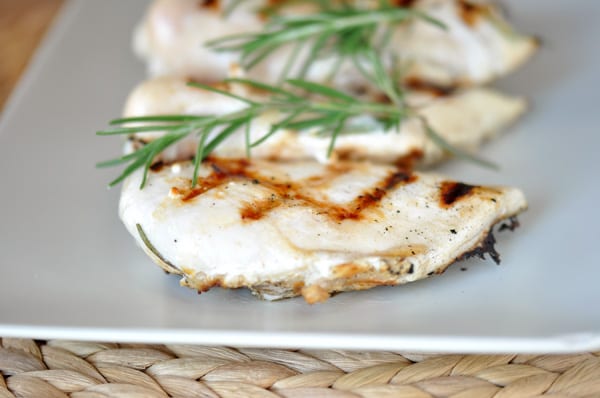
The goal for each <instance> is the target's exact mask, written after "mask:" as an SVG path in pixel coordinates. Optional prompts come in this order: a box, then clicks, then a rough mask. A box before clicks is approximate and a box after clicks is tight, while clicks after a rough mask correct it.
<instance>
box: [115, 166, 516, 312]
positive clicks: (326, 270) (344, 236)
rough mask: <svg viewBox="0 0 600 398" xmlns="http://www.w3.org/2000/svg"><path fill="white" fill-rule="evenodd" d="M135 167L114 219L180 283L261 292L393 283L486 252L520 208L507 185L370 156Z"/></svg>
mask: <svg viewBox="0 0 600 398" xmlns="http://www.w3.org/2000/svg"><path fill="white" fill-rule="evenodd" d="M192 169H193V165H192V164H191V163H190V162H180V163H175V164H173V165H171V166H169V167H163V168H162V169H160V170H158V169H155V170H154V171H152V172H151V174H150V176H149V180H148V182H147V185H146V187H145V188H144V189H143V190H140V189H139V185H140V179H141V178H142V172H141V171H138V172H137V173H136V174H134V175H132V176H131V177H130V178H128V179H127V180H126V182H125V184H124V186H123V191H122V196H121V201H120V215H121V218H122V220H123V222H124V223H125V225H126V226H127V229H128V230H129V231H130V233H131V234H132V235H133V236H134V237H135V239H136V240H137V241H138V243H139V244H140V245H141V247H142V248H143V249H144V250H145V251H146V253H147V254H148V255H149V256H150V257H151V258H152V259H153V260H154V261H155V262H157V263H158V264H159V265H160V266H161V267H162V268H164V269H165V270H166V271H167V272H170V273H175V274H178V275H181V277H182V281H181V283H182V284H183V285H185V286H188V287H191V288H194V289H197V290H198V291H206V290H208V289H209V288H211V287H213V286H221V287H226V288H241V287H247V288H249V289H251V290H252V291H253V292H254V293H255V294H257V295H259V296H260V297H262V298H264V299H268V300H274V299H281V298H285V297H292V296H297V295H302V296H303V297H304V298H305V299H306V301H307V302H309V303H315V302H319V301H323V300H326V299H327V298H328V297H329V295H330V294H331V293H334V292H339V291H347V290H362V289H369V288H372V287H375V286H379V285H397V284H402V283H406V282H411V281H415V280H418V279H422V278H426V277H428V276H430V275H433V274H439V273H441V272H443V271H444V270H445V269H446V268H447V267H448V266H449V265H451V264H452V263H454V262H455V261H457V260H459V259H462V258H464V257H466V256H469V255H470V254H471V255H472V254H479V255H482V254H483V253H484V252H486V251H487V252H489V253H490V254H491V256H492V257H493V259H494V260H496V261H497V260H498V255H497V253H496V252H495V251H494V249H493V238H491V234H490V233H491V230H492V227H493V226H494V225H495V224H497V223H499V222H501V221H502V220H505V219H510V218H511V217H514V216H515V215H517V214H518V213H519V212H521V211H522V210H524V209H525V207H526V206H527V204H526V201H525V198H524V196H523V194H522V193H521V192H520V191H519V190H517V189H514V188H506V187H485V186H473V185H467V184H464V183H460V182H456V181H451V180H448V179H447V178H444V177H442V176H439V175H435V174H426V173H413V172H410V171H408V170H407V169H403V168H399V167H395V166H386V165H375V164H372V163H367V162H336V163H332V164H328V165H324V164H321V163H318V162H314V161H300V162H270V161H263V160H247V159H223V158H210V159H208V160H206V161H205V162H204V163H203V165H202V167H201V170H200V178H199V179H198V182H197V185H196V186H195V187H193V188H192V187H191V176H192Z"/></svg>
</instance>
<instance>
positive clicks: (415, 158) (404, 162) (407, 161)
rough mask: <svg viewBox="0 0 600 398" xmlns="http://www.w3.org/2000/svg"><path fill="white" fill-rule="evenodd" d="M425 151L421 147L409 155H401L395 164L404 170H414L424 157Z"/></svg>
mask: <svg viewBox="0 0 600 398" xmlns="http://www.w3.org/2000/svg"><path fill="white" fill-rule="evenodd" d="M423 156H424V153H423V151H422V150H420V149H413V150H411V151H410V152H409V153H408V154H407V155H404V156H401V157H399V158H398V159H396V161H395V162H394V164H395V165H396V167H398V168H399V169H404V170H412V169H414V168H415V166H416V164H417V163H418V162H419V161H420V160H421V159H423Z"/></svg>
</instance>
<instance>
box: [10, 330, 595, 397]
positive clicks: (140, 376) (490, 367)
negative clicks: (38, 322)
mask: <svg viewBox="0 0 600 398" xmlns="http://www.w3.org/2000/svg"><path fill="white" fill-rule="evenodd" d="M8 397H10V398H14V397H44V398H45V397H48V398H54V397H56V398H58V397H61V398H65V397H73V398H106V397H111V398H112V397H114V398H138V397H148V398H159V397H160V398H165V397H207V398H219V397H224V398H229V397H252V398H254V397H256V398H262V397H265V398H277V397H284V398H296V397H324V398H328V397H331V398H355V397H369V398H370V397H384V398H385V397H409V398H431V397H452V398H467V397H483V398H487V397H495V398H506V397H590V398H591V397H600V352H598V353H584V354H576V355H429V354H428V355H423V354H407V353H394V352H352V351H341V350H307V351H304V350H301V351H294V350H280V349H234V348H228V347H205V346H193V345H140V344H114V343H89V342H74V341H47V342H46V341H44V342H36V341H33V340H26V339H6V338H5V339H2V341H1V343H0V398H8Z"/></svg>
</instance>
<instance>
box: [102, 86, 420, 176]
mask: <svg viewBox="0 0 600 398" xmlns="http://www.w3.org/2000/svg"><path fill="white" fill-rule="evenodd" d="M225 82H226V83H229V84H242V85H247V86H250V87H252V88H255V89H259V90H261V91H263V92H264V93H265V94H264V96H260V97H250V96H241V95H238V94H234V93H231V92H229V91H226V90H223V89H220V88H215V87H212V86H207V85H204V84H200V83H190V85H191V86H194V87H197V88H202V89H205V90H209V91H213V92H216V93H219V94H221V95H225V96H229V97H232V98H235V99H236V100H238V101H241V102H242V103H243V104H244V106H243V107H242V108H241V109H240V110H238V111H236V112H233V113H228V114H224V115H205V116H187V115H166V116H148V117H133V118H124V119H116V120H113V121H112V122H111V123H110V124H111V125H116V126H118V127H115V128H113V129H108V130H103V131H99V132H98V133H97V134H98V135H131V134H136V133H139V132H157V133H163V135H161V136H159V137H158V138H156V139H155V140H152V141H150V142H149V143H147V144H146V145H144V146H143V147H141V148H140V149H138V150H136V151H134V152H132V153H130V154H127V155H124V156H121V157H119V158H117V159H113V160H110V161H107V162H102V163H99V164H98V165H97V166H98V167H108V166H116V165H121V164H127V167H126V168H125V169H124V170H123V172H122V173H121V175H119V176H118V177H117V178H116V179H115V180H113V181H112V182H111V183H110V184H109V185H110V186H114V185H116V184H118V183H120V182H121V181H123V180H124V179H125V178H127V176H129V175H131V174H132V173H133V172H134V171H136V170H137V169H139V168H142V167H143V168H144V176H143V178H142V182H141V185H140V188H143V187H144V185H145V183H146V176H147V173H148V170H149V168H150V166H151V165H152V162H153V160H154V158H155V157H156V155H158V154H159V153H160V152H162V151H163V150H165V149H166V148H168V147H169V146H171V145H173V144H175V143H176V142H178V141H180V140H182V139H183V138H185V137H187V136H190V135H196V136H198V138H199V142H198V147H197V151H196V156H195V159H194V175H193V179H192V181H193V184H194V185H195V183H196V180H197V176H198V169H199V166H200V164H201V162H202V161H203V160H204V159H205V158H206V156H208V154H210V153H211V152H212V151H213V150H214V149H215V148H216V147H217V146H218V145H219V144H221V143H222V142H223V141H224V140H226V139H227V138H228V137H230V136H231V135H233V134H236V133H237V132H238V131H240V130H241V129H245V134H246V140H247V142H248V145H247V148H248V151H249V150H250V149H251V148H253V147H256V146H257V145H260V144H262V143H263V142H264V141H266V140H267V139H268V138H269V137H271V136H273V135H274V134H275V133H277V132H278V131H280V130H293V131H299V132H302V131H307V130H312V131H316V133H317V134H322V135H329V136H330V140H331V141H330V144H329V148H328V156H329V155H330V154H331V152H332V151H333V148H334V146H335V140H336V138H337V137H338V136H339V135H340V134H342V133H343V132H344V130H345V129H349V130H351V128H350V126H349V122H350V121H351V120H352V118H355V117H357V116H362V115H370V116H372V117H374V118H375V119H376V120H378V121H379V122H380V123H381V124H382V125H383V126H385V128H387V129H391V128H396V129H398V128H399V125H400V122H401V121H402V120H403V119H404V118H405V117H407V116H408V115H409V110H408V109H407V108H405V107H398V106H397V105H396V104H394V103H390V104H382V103H379V102H373V101H365V100H361V99H359V98H356V97H353V96H350V95H348V94H346V93H344V92H342V91H340V90H337V89H334V88H331V87H329V86H326V85H323V84H319V83H313V82H308V81H305V80H299V79H290V80H287V81H286V82H285V84H283V85H281V86H274V85H270V84H265V83H261V82H257V81H253V80H247V79H228V80H226V81H225ZM273 111H275V112H277V113H278V114H279V115H280V116H279V118H278V120H276V121H275V122H273V123H272V124H271V127H270V129H269V130H268V131H266V132H265V134H264V135H263V136H261V137H260V138H258V139H257V140H255V141H253V142H252V141H250V139H249V129H250V124H251V123H252V121H253V120H254V119H255V118H256V117H258V116H260V115H263V114H265V113H267V112H273ZM140 123H142V125H140ZM148 123H151V124H148Z"/></svg>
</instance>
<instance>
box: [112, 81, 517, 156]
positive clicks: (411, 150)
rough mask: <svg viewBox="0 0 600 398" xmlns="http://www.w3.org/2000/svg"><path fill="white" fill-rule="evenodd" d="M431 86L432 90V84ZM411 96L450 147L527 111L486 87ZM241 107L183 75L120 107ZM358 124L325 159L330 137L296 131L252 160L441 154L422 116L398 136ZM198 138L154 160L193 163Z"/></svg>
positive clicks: (232, 150) (231, 145)
mask: <svg viewBox="0 0 600 398" xmlns="http://www.w3.org/2000/svg"><path fill="white" fill-rule="evenodd" d="M429 88H430V89H431V88H432V87H429ZM229 89H230V90H231V91H233V92H236V93H238V94H243V95H244V96H247V95H248V93H247V92H245V91H244V90H245V88H244V87H243V86H239V85H230V86H229ZM446 94H448V93H442V92H437V93H436V92H433V93H432V92H431V90H429V91H414V92H412V93H411V94H409V102H411V103H412V104H413V107H414V108H415V109H416V110H417V114H418V115H419V116H421V117H424V118H425V119H426V120H427V121H428V123H429V125H430V126H431V127H433V129H434V130H435V131H436V132H437V133H438V134H439V135H440V136H441V137H443V138H444V139H445V140H446V141H447V142H448V143H450V144H451V145H452V146H454V147H456V148H459V149H462V150H465V151H467V152H474V151H475V150H476V149H477V148H479V146H480V144H481V143H482V142H484V141H485V140H487V139H489V138H491V137H493V136H494V135H495V134H496V132H498V131H501V130H502V129H504V128H506V127H507V126H509V125H510V124H512V123H513V122H514V121H515V119H516V118H517V117H518V116H520V115H521V114H522V113H523V112H524V111H525V109H526V102H525V101H524V100H523V99H522V98H516V97H510V96H506V95H503V94H500V93H499V92H497V91H494V90H492V89H488V88H471V89H466V90H462V91H458V92H455V93H453V94H448V95H446ZM244 106H245V105H244V103H242V102H241V101H238V100H236V99H234V98H231V97H226V96H224V95H220V94H217V93H214V92H210V91H207V90H203V89H199V88H195V87H190V86H188V85H186V81H185V80H183V79H181V78H174V77H162V78H157V79H153V80H149V81H147V82H145V83H142V84H141V85H140V86H138V87H137V88H136V89H135V90H134V91H133V92H132V93H131V95H130V96H129V99H128V101H127V105H126V106H125V111H124V115H125V116H126V117H134V116H149V115H165V114H190V115H210V114H214V115H222V114H225V113H231V112H235V111H237V110H239V109H241V108H242V107H244ZM277 117H278V116H277V115H274V114H269V115H263V116H262V117H258V118H256V119H255V120H254V122H253V123H252V126H251V129H250V135H251V140H252V141H254V140H257V139H258V138H260V137H262V136H263V135H264V134H265V133H266V132H267V131H269V129H270V127H271V124H272V123H273V122H274V120H276V118H277ZM362 122H364V123H366V124H367V126H368V129H369V130H368V132H366V133H360V134H359V133H356V134H347V135H341V136H339V137H338V139H337V141H336V146H335V148H334V150H333V153H332V156H331V157H330V158H327V148H328V146H329V142H330V138H329V137H327V136H322V135H319V134H316V133H315V131H312V132H311V131H304V132H301V133H299V132H296V131H290V130H281V131H279V132H278V133H277V134H275V135H273V136H272V137H270V138H269V139H268V140H266V141H265V142H264V143H262V144H261V145H259V146H257V147H255V148H253V150H252V156H253V157H260V158H268V159H283V160H292V159H295V160H298V159H310V158H312V159H317V160H319V161H321V162H327V161H330V160H332V159H333V160H335V159H354V160H356V159H358V160H361V159H369V160H371V161H376V162H403V161H406V160H408V161H412V160H417V161H418V162H419V164H420V165H425V166H428V165H431V164H433V163H436V162H438V161H440V160H442V159H443V158H444V157H445V152H444V150H443V149H442V148H441V147H440V146H438V145H436V144H435V143H434V142H433V141H432V140H431V139H430V138H429V136H428V134H427V131H426V129H425V127H424V124H423V122H422V120H420V119H419V117H412V118H408V119H406V120H405V121H404V122H403V123H402V124H401V127H400V130H399V131H395V130H394V131H385V130H384V129H383V127H382V126H381V125H380V124H378V123H377V122H375V121H374V120H373V119H365V120H363V121H362ZM160 135H161V133H154V132H153V133H139V134H136V136H135V139H136V140H137V141H133V146H134V147H139V146H140V145H143V142H148V141H151V140H153V139H155V138H157V137H159V136H160ZM197 144H198V138H197V137H196V136H191V137H189V138H187V139H185V140H183V141H181V142H179V143H177V144H175V145H173V146H172V147H170V148H167V150H166V151H165V152H163V153H162V154H161V155H159V157H158V158H157V159H156V160H157V161H163V162H165V163H169V162H172V161H175V160H182V159H190V158H191V157H193V156H194V154H195V153H196V146H197ZM214 154H215V156H219V157H243V156H245V155H246V140H245V134H244V129H243V128H242V129H240V131H239V133H237V134H235V135H233V136H231V137H230V138H229V139H228V140H226V141H224V142H223V143H222V144H221V145H220V146H219V147H217V148H216V150H215V151H214Z"/></svg>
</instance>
